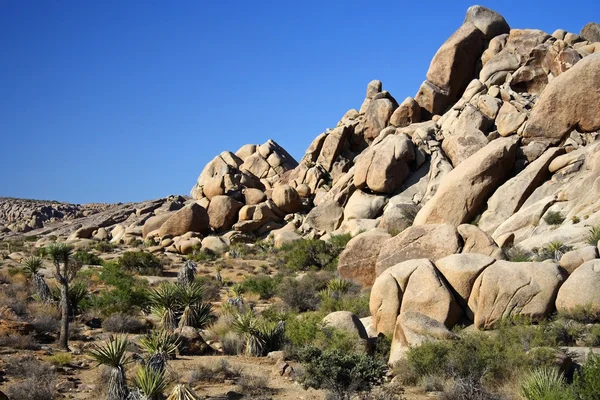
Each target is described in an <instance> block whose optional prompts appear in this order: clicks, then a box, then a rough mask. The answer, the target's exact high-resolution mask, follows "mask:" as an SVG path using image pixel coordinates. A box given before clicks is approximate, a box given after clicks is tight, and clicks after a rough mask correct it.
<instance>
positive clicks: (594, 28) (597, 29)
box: [579, 22, 600, 43]
mask: <svg viewBox="0 0 600 400" xmlns="http://www.w3.org/2000/svg"><path fill="white" fill-rule="evenodd" d="M579 36H581V37H582V38H584V39H585V40H587V41H588V42H590V43H594V42H600V24H597V23H595V22H589V23H587V24H586V25H585V26H584V27H583V28H582V29H581V32H580V33H579Z"/></svg>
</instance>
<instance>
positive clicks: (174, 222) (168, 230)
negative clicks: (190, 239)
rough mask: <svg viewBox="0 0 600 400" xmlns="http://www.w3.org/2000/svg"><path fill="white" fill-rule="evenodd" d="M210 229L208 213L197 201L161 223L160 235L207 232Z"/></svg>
mask: <svg viewBox="0 0 600 400" xmlns="http://www.w3.org/2000/svg"><path fill="white" fill-rule="evenodd" d="M208 230H209V225H208V214H207V213H206V210H205V209H204V208H202V207H200V206H199V205H198V204H196V203H192V204H190V205H189V206H187V207H183V208H182V209H181V210H179V211H177V212H175V214H173V215H172V216H171V217H170V218H169V219H168V220H166V222H165V223H164V224H162V225H161V227H160V229H159V231H158V235H159V236H160V237H163V236H165V235H173V236H181V235H183V234H184V233H187V232H200V233H206V232H207V231H208Z"/></svg>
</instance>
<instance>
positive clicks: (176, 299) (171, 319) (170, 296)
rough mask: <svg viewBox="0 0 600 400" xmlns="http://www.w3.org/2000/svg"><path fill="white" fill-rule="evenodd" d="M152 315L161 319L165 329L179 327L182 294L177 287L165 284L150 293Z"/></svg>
mask: <svg viewBox="0 0 600 400" xmlns="http://www.w3.org/2000/svg"><path fill="white" fill-rule="evenodd" d="M149 298H150V303H151V304H152V313H154V314H155V315H156V316H158V317H159V318H160V324H161V326H162V328H163V329H175V328H176V327H177V313H178V311H179V310H180V308H181V303H180V294H179V290H178V287H177V285H175V284H172V283H169V282H163V283H162V284H161V285H160V286H159V287H158V288H156V289H154V290H153V291H151V292H150V295H149Z"/></svg>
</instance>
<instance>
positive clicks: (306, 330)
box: [285, 312, 325, 346]
mask: <svg viewBox="0 0 600 400" xmlns="http://www.w3.org/2000/svg"><path fill="white" fill-rule="evenodd" d="M324 316H325V315H324V314H322V313H317V312H309V313H304V314H300V315H291V316H290V317H289V318H288V319H287V324H286V327H285V335H286V338H287V340H288V342H290V343H291V344H292V345H294V346H303V345H308V344H310V343H312V342H314V341H315V339H316V337H317V334H318V333H319V331H320V330H321V329H320V324H321V321H322V320H323V317H324Z"/></svg>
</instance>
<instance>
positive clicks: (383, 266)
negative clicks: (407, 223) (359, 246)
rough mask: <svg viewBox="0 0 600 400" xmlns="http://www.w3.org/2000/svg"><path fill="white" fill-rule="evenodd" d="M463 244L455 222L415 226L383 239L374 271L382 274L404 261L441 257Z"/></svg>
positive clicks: (456, 249) (458, 248) (457, 249)
mask: <svg viewBox="0 0 600 400" xmlns="http://www.w3.org/2000/svg"><path fill="white" fill-rule="evenodd" d="M461 246H462V243H461V239H460V236H459V235H458V232H457V231H456V229H455V228H454V227H453V226H452V225H448V224H443V225H423V226H413V227H410V228H408V229H406V230H405V231H404V232H402V233H400V234H399V235H397V236H394V237H393V238H390V239H388V240H386V241H385V242H383V245H382V246H381V250H380V252H379V256H378V257H377V263H376V266H375V271H376V274H377V275H378V276H379V275H381V274H382V273H383V272H384V271H385V270H387V269H388V268H390V267H392V266H394V265H396V264H398V263H401V262H403V261H407V260H412V259H419V258H425V257H427V258H432V259H438V258H442V257H445V256H448V255H450V254H455V253H457V252H458V251H459V250H460V248H461Z"/></svg>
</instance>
